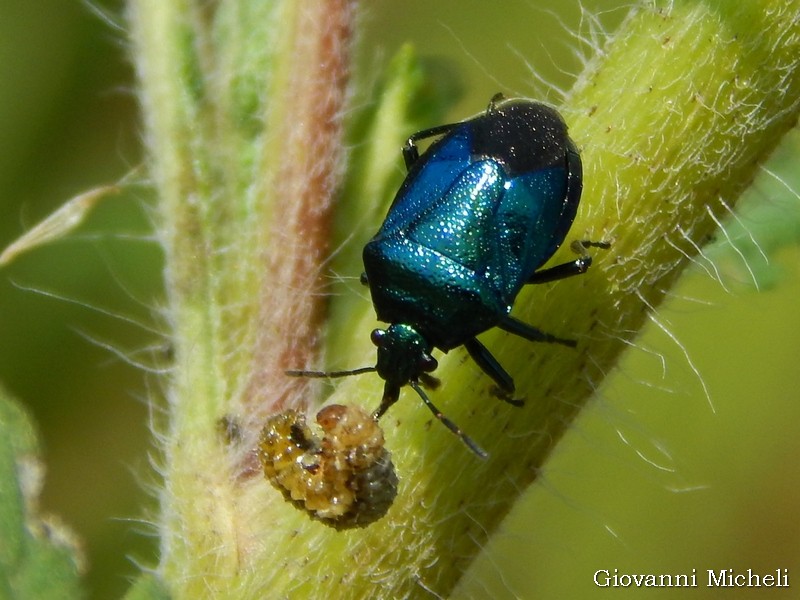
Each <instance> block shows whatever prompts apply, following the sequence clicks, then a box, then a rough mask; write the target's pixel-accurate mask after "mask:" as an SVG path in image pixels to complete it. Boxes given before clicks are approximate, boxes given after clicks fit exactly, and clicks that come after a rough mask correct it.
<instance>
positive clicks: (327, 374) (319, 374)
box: [284, 367, 375, 379]
mask: <svg viewBox="0 0 800 600" xmlns="http://www.w3.org/2000/svg"><path fill="white" fill-rule="evenodd" d="M374 371H375V367H361V368H360V369H352V370H350V371H294V370H289V371H284V373H286V374H287V375H288V376H289V377H314V378H317V379H334V378H335V377H348V376H349V375H363V374H364V373H373V372H374Z"/></svg>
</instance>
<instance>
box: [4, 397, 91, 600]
mask: <svg viewBox="0 0 800 600" xmlns="http://www.w3.org/2000/svg"><path fill="white" fill-rule="evenodd" d="M43 473H44V467H43V465H42V464H41V462H40V459H39V445H38V442H37V439H36V432H35V429H34V426H33V423H32V422H31V420H30V418H29V417H28V415H27V414H25V412H24V411H23V409H22V408H21V407H20V406H19V405H18V404H17V403H16V402H15V401H14V400H13V399H12V398H10V397H9V396H8V394H7V393H6V391H5V390H4V389H3V388H0V482H2V485H0V596H2V597H4V598H19V599H28V598H31V599H38V598H64V599H69V598H82V597H83V593H82V591H81V588H80V585H79V581H78V571H79V567H80V563H81V559H80V553H79V550H78V548H77V547H76V544H75V538H74V536H73V534H72V533H71V532H70V531H69V530H68V529H66V528H65V527H64V526H63V525H61V524H59V523H58V522H57V521H54V520H53V519H52V518H51V517H42V515H40V514H39V513H38V496H39V492H40V491H41V483H42V478H43Z"/></svg>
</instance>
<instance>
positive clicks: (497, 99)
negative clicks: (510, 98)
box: [486, 92, 506, 115]
mask: <svg viewBox="0 0 800 600" xmlns="http://www.w3.org/2000/svg"><path fill="white" fill-rule="evenodd" d="M505 99H506V96H505V94H503V92H497V93H496V94H495V95H494V96H492V97H491V98H490V99H489V106H487V107H486V114H487V115H490V114H492V113H493V112H494V111H495V110H497V105H498V104H500V103H501V102H503V100H505Z"/></svg>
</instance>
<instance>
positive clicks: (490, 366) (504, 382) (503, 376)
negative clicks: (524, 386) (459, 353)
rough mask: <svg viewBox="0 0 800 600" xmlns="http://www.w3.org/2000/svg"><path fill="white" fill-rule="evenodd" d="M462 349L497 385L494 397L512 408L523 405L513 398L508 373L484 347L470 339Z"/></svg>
mask: <svg viewBox="0 0 800 600" xmlns="http://www.w3.org/2000/svg"><path fill="white" fill-rule="evenodd" d="M464 347H465V348H466V349H467V352H469V355H470V356H471V357H472V360H474V361H475V363H476V364H477V365H478V366H479V367H480V368H481V371H483V372H484V373H486V374H487V375H488V376H489V377H491V378H492V380H493V381H494V382H495V383H496V384H497V388H498V389H497V393H496V396H497V397H498V398H500V399H501V400H503V401H505V402H508V403H509V404H512V405H514V406H522V405H523V404H524V402H523V401H522V400H520V399H517V398H514V390H515V386H514V380H513V379H512V378H511V375H509V374H508V371H506V370H505V369H504V368H503V367H502V366H500V363H499V362H497V359H496V358H495V357H494V356H492V353H491V352H489V350H488V349H487V348H486V346H484V345H483V344H481V343H480V342H479V341H478V340H477V339H475V338H472V339H471V340H467V341H466V342H465V343H464Z"/></svg>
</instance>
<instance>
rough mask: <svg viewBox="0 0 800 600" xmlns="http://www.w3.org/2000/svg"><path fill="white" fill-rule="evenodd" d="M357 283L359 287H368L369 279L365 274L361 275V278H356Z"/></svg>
mask: <svg viewBox="0 0 800 600" xmlns="http://www.w3.org/2000/svg"><path fill="white" fill-rule="evenodd" d="M358 281H359V282H360V283H361V285H363V286H365V287H369V278H368V277H367V274H366V273H361V276H360V277H359V278H358Z"/></svg>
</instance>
